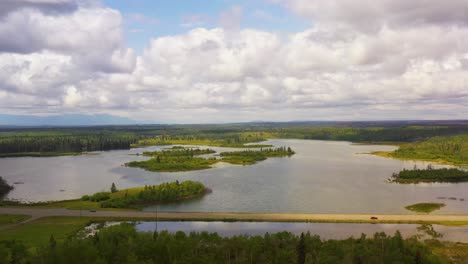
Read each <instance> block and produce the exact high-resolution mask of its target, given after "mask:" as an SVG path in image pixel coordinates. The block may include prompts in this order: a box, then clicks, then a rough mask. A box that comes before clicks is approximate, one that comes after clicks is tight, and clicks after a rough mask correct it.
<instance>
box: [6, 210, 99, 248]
mask: <svg viewBox="0 0 468 264" xmlns="http://www.w3.org/2000/svg"><path fill="white" fill-rule="evenodd" d="M90 220H91V218H87V217H83V218H80V217H45V218H40V219H38V220H35V221H31V222H28V223H25V224H23V225H19V226H16V227H14V228H11V229H6V230H2V231H1V232H0V240H13V239H15V240H20V241H23V242H24V243H25V244H26V245H27V246H28V247H32V248H35V247H38V246H40V245H45V244H47V242H48V241H49V238H50V236H51V235H53V236H54V238H55V239H56V240H57V241H63V240H65V239H66V238H67V237H69V236H71V235H74V234H76V233H77V232H78V231H79V230H80V229H82V228H84V227H85V226H86V225H87V224H88V223H89V222H90Z"/></svg>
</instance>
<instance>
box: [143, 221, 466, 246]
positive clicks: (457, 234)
mask: <svg viewBox="0 0 468 264" xmlns="http://www.w3.org/2000/svg"><path fill="white" fill-rule="evenodd" d="M135 227H136V229H137V230H138V231H141V232H152V231H154V230H155V229H156V222H139V223H136V225H135ZM418 227H419V225H415V224H347V223H339V224H336V223H266V222H232V223H228V222H158V230H159V231H162V230H167V231H169V232H171V233H175V232H177V231H183V232H185V233H190V232H192V231H194V232H203V231H207V232H209V233H215V232H216V233H218V234H219V235H220V236H224V237H231V236H236V235H260V236H263V235H264V234H265V233H267V232H268V233H270V234H271V233H277V232H282V231H288V232H291V233H293V234H296V235H300V234H301V233H306V232H310V234H313V235H319V236H320V237H321V238H323V239H346V238H348V237H355V238H357V237H360V236H361V234H366V235H367V236H368V237H372V236H373V235H374V234H375V233H377V232H384V233H386V234H387V235H394V234H395V232H396V231H397V230H398V231H400V233H401V234H402V236H403V237H405V238H406V237H410V236H414V235H425V233H424V232H421V231H418V230H417V228H418ZM433 227H434V230H436V232H438V233H440V234H442V238H441V240H444V241H453V242H463V243H468V227H467V226H463V227H448V226H441V225H433Z"/></svg>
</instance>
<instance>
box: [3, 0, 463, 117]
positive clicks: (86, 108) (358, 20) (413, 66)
mask: <svg viewBox="0 0 468 264" xmlns="http://www.w3.org/2000/svg"><path fill="white" fill-rule="evenodd" d="M282 2H283V4H286V5H287V6H289V7H290V8H292V9H293V10H296V11H298V12H301V14H302V15H304V16H307V17H310V18H311V19H312V20H314V19H315V21H316V23H315V26H314V27H313V28H310V29H308V30H304V31H303V32H296V33H291V34H289V35H287V36H284V35H278V34H276V33H271V32H265V31H260V30H253V29H242V30H241V29H239V23H240V18H241V15H242V10H241V9H240V8H236V7H234V8H233V9H232V10H230V11H229V12H226V13H224V14H222V15H221V18H222V19H221V20H222V23H221V25H222V26H220V27H219V28H213V29H206V28H196V29H193V30H190V31H188V32H186V33H183V34H178V35H171V36H161V37H157V38H154V39H152V40H151V41H150V43H149V44H148V45H147V48H146V49H145V50H144V51H143V53H142V54H141V55H137V54H136V53H135V52H134V51H133V50H132V49H129V48H127V47H126V46H125V44H124V42H125V40H124V38H123V34H122V24H123V23H122V16H121V14H120V13H119V12H118V11H116V10H113V9H110V8H105V7H102V6H78V7H77V9H76V10H74V11H70V12H68V13H63V14H61V15H56V14H50V13H47V12H44V11H41V9H37V8H24V7H22V8H17V9H14V10H12V11H10V12H8V14H6V15H4V18H3V20H2V22H1V23H0V50H1V53H0V106H1V108H2V110H4V111H12V109H14V111H19V112H22V113H37V112H41V113H50V112H60V111H68V112H74V111H75V112H91V111H99V112H102V111H105V112H108V113H117V114H118V113H127V114H129V115H133V116H135V117H136V118H141V119H144V120H153V121H166V122H195V123H196V122H200V121H207V122H209V121H213V122H219V121H223V122H225V121H249V120H260V119H268V120H298V119H309V120H310V119H385V118H463V117H465V118H466V114H467V109H468V106H467V103H466V102H468V77H467V76H468V46H467V45H465V44H466V43H468V26H467V25H466V23H465V21H464V19H465V18H464V17H462V16H459V15H458V14H462V13H464V12H466V10H467V8H466V7H465V4H464V1H463V2H461V1H449V2H446V3H445V5H447V6H450V8H448V7H446V6H444V7H443V8H439V9H437V8H434V6H435V7H438V6H439V5H438V4H437V3H433V1H429V0H427V4H428V5H427V6H421V5H418V4H415V3H414V2H417V3H420V2H421V1H413V2H411V3H409V2H403V1H400V0H398V1H386V0H385V1H381V4H382V5H375V4H373V3H374V2H369V3H368V2H366V1H364V0H359V1H353V3H354V5H356V7H352V6H350V5H351V2H350V1H341V2H339V1H331V2H323V1H321V2H318V1H301V0H291V1H287V2H286V1H282ZM338 3H340V5H339V4H338ZM341 4H343V5H341ZM431 4H432V5H431ZM357 6H361V7H362V8H361V9H359V10H356V11H354V8H357ZM346 10H347V11H348V12H345V11H346ZM383 10H387V11H388V12H384V11H383ZM418 10H419V11H418ZM450 10H452V11H453V14H452V16H448V17H446V15H447V14H449V13H450ZM329 17H333V18H334V19H333V20H330V19H329ZM369 25H371V27H369ZM21 30H22V31H24V34H14V32H18V31H21ZM194 116H201V117H202V118H204V120H194V119H193V117H194Z"/></svg>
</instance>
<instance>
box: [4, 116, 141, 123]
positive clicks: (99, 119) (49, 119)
mask: <svg viewBox="0 0 468 264" xmlns="http://www.w3.org/2000/svg"><path fill="white" fill-rule="evenodd" d="M137 123H138V122H137V121H135V120H132V119H129V118H126V117H119V116H113V115H105V114H99V115H82V114H70V115H54V116H32V115H5V114H0V126H100V125H133V124H137Z"/></svg>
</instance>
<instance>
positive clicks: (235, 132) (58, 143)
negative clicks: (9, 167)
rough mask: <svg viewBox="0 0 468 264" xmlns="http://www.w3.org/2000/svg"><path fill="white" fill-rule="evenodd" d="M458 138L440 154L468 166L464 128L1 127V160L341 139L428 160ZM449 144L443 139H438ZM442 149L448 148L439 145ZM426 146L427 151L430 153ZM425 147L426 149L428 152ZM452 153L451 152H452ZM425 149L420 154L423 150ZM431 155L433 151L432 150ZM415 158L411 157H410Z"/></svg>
mask: <svg viewBox="0 0 468 264" xmlns="http://www.w3.org/2000/svg"><path fill="white" fill-rule="evenodd" d="M460 134H465V135H464V138H463V137H460V138H457V137H455V138H454V139H453V140H454V141H457V142H453V143H456V144H460V143H461V144H463V143H465V145H462V146H461V150H460V149H457V148H456V147H453V146H437V147H438V148H440V149H438V150H437V152H436V153H432V152H430V155H431V156H430V157H426V158H431V159H433V158H436V156H438V155H442V158H444V157H452V156H454V158H449V159H450V161H453V162H460V161H462V162H466V142H467V140H466V136H467V134H468V125H467V124H465V123H454V124H451V123H444V122H439V123H438V122H421V123H412V124H408V123H407V122H322V123H320V122H315V123H314V122H309V123H307V122H305V123H300V122H297V123H244V124H224V125H142V126H103V127H69V128H0V157H8V156H54V155H72V154H80V153H83V152H89V151H103V150H112V149H128V148H131V147H142V146H151V145H204V146H219V147H233V148H246V147H248V148H265V147H271V146H270V145H265V144H260V143H259V144H255V143H258V142H262V141H264V140H266V139H270V138H291V139H318V140H341V141H343V140H344V141H352V142H364V143H367V142H375V143H380V142H387V143H402V142H411V143H416V145H415V146H412V145H409V146H408V148H406V147H402V150H401V153H398V154H395V155H396V156H401V157H404V156H407V157H409V158H412V157H413V156H414V155H415V154H413V149H410V147H413V148H415V149H416V150H415V151H416V153H417V155H418V156H421V155H426V154H424V153H426V152H428V151H427V148H430V147H432V145H430V144H433V143H435V144H436V145H437V139H434V140H433V141H430V142H428V144H426V145H421V148H419V145H417V144H419V143H420V142H423V141H425V140H427V139H430V138H433V137H446V136H456V135H460ZM439 140H440V141H442V142H443V141H444V140H445V139H444V138H441V139H439ZM439 145H443V144H439ZM426 147H427V148H426ZM424 148H426V149H424ZM447 148H448V149H447ZM419 150H421V151H419ZM431 151H432V150H431ZM405 153H410V154H405Z"/></svg>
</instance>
